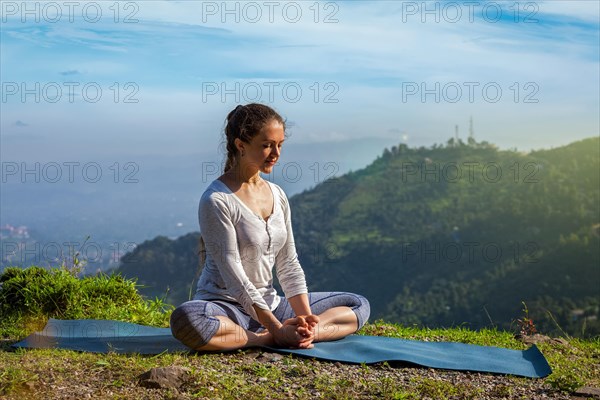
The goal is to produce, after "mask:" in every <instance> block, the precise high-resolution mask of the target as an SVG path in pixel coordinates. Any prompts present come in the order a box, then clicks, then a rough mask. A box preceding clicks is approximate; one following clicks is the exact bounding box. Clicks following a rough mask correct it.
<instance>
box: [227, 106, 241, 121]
mask: <svg viewBox="0 0 600 400" xmlns="http://www.w3.org/2000/svg"><path fill="white" fill-rule="evenodd" d="M242 108H244V106H243V105H241V104H240V105H238V106H237V107H236V108H234V109H233V110H231V111H230V112H229V114H228V115H227V121H229V120H230V119H231V118H232V117H233V116H234V115H235V114H236V113H237V112H238V111H239V110H241V109H242Z"/></svg>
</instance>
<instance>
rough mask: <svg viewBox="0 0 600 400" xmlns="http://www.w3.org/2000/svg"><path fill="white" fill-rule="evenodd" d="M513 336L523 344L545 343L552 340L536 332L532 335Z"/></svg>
mask: <svg viewBox="0 0 600 400" xmlns="http://www.w3.org/2000/svg"><path fill="white" fill-rule="evenodd" d="M515 338H516V339H517V340H520V341H521V342H523V343H525V344H538V343H545V342H548V341H550V340H552V339H550V338H549V337H548V336H546V335H540V334H539V333H536V334H534V335H517V336H515Z"/></svg>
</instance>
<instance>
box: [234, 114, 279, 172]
mask: <svg viewBox="0 0 600 400" xmlns="http://www.w3.org/2000/svg"><path fill="white" fill-rule="evenodd" d="M272 120H275V121H277V122H279V123H280V124H281V125H283V131H284V132H285V121H284V119H283V118H281V115H279V114H278V113H277V111H275V110H273V109H272V108H271V107H269V106H266V105H264V104H258V103H251V104H246V105H245V106H242V105H239V106H237V107H236V108H234V109H233V110H231V111H230V112H229V114H227V124H226V125H225V141H226V149H227V161H226V162H225V168H224V171H223V172H227V171H228V170H229V169H230V168H231V167H233V165H234V163H235V161H236V157H237V153H238V150H237V147H235V139H240V140H241V141H243V142H246V143H250V141H251V140H252V138H253V137H254V136H256V135H257V134H258V133H259V132H260V131H261V130H262V129H263V128H264V127H265V125H267V124H268V123H269V122H271V121H272Z"/></svg>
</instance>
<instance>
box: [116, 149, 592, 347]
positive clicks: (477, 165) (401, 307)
mask: <svg viewBox="0 0 600 400" xmlns="http://www.w3.org/2000/svg"><path fill="white" fill-rule="evenodd" d="M599 162H600V140H599V138H597V137H595V138H589V139H585V140H582V141H578V142H574V143H571V144H569V145H567V146H563V147H559V148H554V149H550V150H539V151H533V152H531V153H529V154H524V153H520V152H517V151H516V150H498V149H497V148H496V147H495V146H494V145H492V144H489V143H486V142H482V143H478V142H476V141H475V140H473V139H470V140H469V142H468V143H463V142H462V141H458V142H455V141H454V140H453V139H450V140H449V141H448V142H447V143H446V144H445V145H437V144H436V145H434V146H432V147H430V148H425V147H420V148H409V147H408V146H406V145H405V144H400V145H398V146H393V147H392V148H391V149H385V150H384V151H383V153H382V155H381V156H379V157H378V158H377V159H376V160H375V161H373V163H371V164H370V165H369V166H367V167H366V168H364V169H361V170H358V171H355V172H351V173H348V174H345V175H342V176H340V177H337V178H333V179H329V180H327V181H325V182H322V183H321V184H319V185H317V186H316V187H314V188H312V189H310V190H306V191H304V192H302V193H300V194H297V195H295V196H293V197H291V198H290V203H291V208H292V219H293V224H294V225H293V228H294V235H295V240H296V246H297V248H298V252H299V256H300V261H301V263H302V266H303V268H304V269H305V271H306V275H307V280H308V284H309V288H310V290H313V291H317V290H348V291H354V292H358V293H361V294H363V295H365V296H366V297H367V298H368V299H369V300H370V301H371V304H372V316H373V318H380V317H383V318H386V319H388V320H391V321H394V322H402V323H406V324H412V323H415V324H422V325H426V326H432V327H433V326H448V325H460V324H464V323H467V324H469V325H471V326H472V327H475V328H477V327H482V326H486V325H490V324H494V325H498V326H500V327H502V328H508V327H510V326H511V324H512V323H514V321H515V319H516V318H517V317H520V316H522V314H523V312H522V309H523V308H524V305H523V302H524V304H525V305H526V307H527V308H528V312H529V316H530V317H531V318H532V319H533V320H534V321H535V322H536V323H537V324H538V327H539V328H540V329H542V330H545V331H546V332H551V331H554V330H557V329H562V330H565V331H567V332H569V333H570V334H573V335H579V334H583V335H593V334H600V323H599V321H598V318H599V316H600V315H599V306H600V268H599V266H600V255H599V253H600V250H599V249H600V234H599V229H600V228H599V227H600V209H599V204H600V175H599V174H600V173H599V171H600V165H599ZM197 237H198V234H197V233H192V234H188V235H186V236H183V237H181V238H179V239H177V240H175V241H170V242H171V243H169V242H168V239H166V238H157V239H154V240H153V241H149V242H145V243H143V244H142V245H140V246H139V247H138V248H137V249H136V250H135V251H134V252H132V253H130V254H128V255H127V256H126V257H124V258H123V262H122V264H121V266H120V268H119V271H121V272H122V273H123V274H125V275H126V276H138V277H139V278H140V282H145V283H146V284H149V285H152V286H153V288H152V289H148V290H147V293H149V294H152V295H160V293H162V294H164V292H165V289H164V288H165V286H166V285H167V284H168V285H169V286H170V287H171V288H177V291H176V292H175V291H172V292H171V293H170V294H169V295H168V297H167V300H170V301H171V302H173V303H179V302H181V301H183V300H185V299H186V298H187V297H185V296H183V294H186V296H187V294H189V284H190V282H191V280H192V279H193V277H194V275H195V273H196V271H197V268H198V265H197V257H196V254H195V252H196V251H197V249H196V247H195V246H196V241H197ZM157 245H160V249H161V250H160V251H157V250H158V248H157V247H156V246H157ZM131 259H137V260H138V261H137V262H135V263H132V262H128V260H131ZM171 279H172V280H171ZM142 292H144V291H143V290H142ZM557 325H558V326H559V327H560V328H558V327H557Z"/></svg>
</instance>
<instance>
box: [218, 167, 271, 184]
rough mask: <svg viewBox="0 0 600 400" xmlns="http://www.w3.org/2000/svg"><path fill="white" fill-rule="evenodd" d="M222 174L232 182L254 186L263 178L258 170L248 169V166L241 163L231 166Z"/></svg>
mask: <svg viewBox="0 0 600 400" xmlns="http://www.w3.org/2000/svg"><path fill="white" fill-rule="evenodd" d="M244 172H245V173H244ZM223 175H225V176H226V177H227V179H229V180H231V181H232V182H234V183H236V184H238V185H242V184H244V183H245V184H248V185H250V186H256V185H258V184H260V183H261V181H262V180H263V179H262V178H261V176H260V172H259V171H258V170H256V171H250V170H249V168H244V167H243V166H241V165H236V166H233V167H232V168H231V169H229V170H228V171H227V172H225V173H224V174H223Z"/></svg>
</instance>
